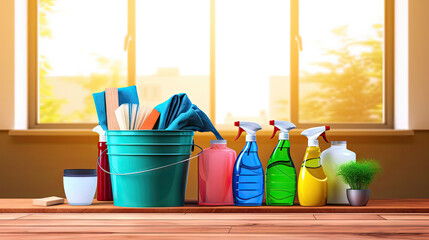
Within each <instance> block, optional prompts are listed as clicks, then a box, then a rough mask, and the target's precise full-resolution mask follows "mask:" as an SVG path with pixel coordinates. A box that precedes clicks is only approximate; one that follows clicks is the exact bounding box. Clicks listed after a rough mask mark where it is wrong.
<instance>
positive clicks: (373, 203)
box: [0, 199, 429, 213]
mask: <svg viewBox="0 0 429 240" xmlns="http://www.w3.org/2000/svg"><path fill="white" fill-rule="evenodd" d="M0 213H429V199H408V200H407V199H401V200H370V202H369V203H368V206H364V207H351V206H331V205H330V206H322V207H301V206H296V205H295V206H284V207H279V206H260V207H238V206H198V205H195V204H186V205H185V206H183V207H166V208H121V207H115V206H113V204H112V202H98V201H96V200H94V202H93V204H92V205H90V206H70V205H68V204H62V205H56V206H50V207H42V206H32V200H31V199H0Z"/></svg>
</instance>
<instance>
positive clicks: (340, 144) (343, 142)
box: [331, 141, 347, 146]
mask: <svg viewBox="0 0 429 240" xmlns="http://www.w3.org/2000/svg"><path fill="white" fill-rule="evenodd" d="M331 145H332V146H342V145H347V141H332V142H331Z"/></svg>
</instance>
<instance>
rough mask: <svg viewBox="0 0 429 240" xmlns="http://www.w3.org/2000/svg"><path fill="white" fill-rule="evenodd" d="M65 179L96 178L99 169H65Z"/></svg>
mask: <svg viewBox="0 0 429 240" xmlns="http://www.w3.org/2000/svg"><path fill="white" fill-rule="evenodd" d="M63 176H64V177H96V176H97V169H64V175H63Z"/></svg>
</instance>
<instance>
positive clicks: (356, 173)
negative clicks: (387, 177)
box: [337, 160, 381, 206]
mask: <svg viewBox="0 0 429 240" xmlns="http://www.w3.org/2000/svg"><path fill="white" fill-rule="evenodd" d="M380 171H381V167H380V164H379V163H378V162H377V161H375V160H359V161H356V162H355V161H352V162H348V163H344V164H341V165H340V166H339V167H338V172H337V175H338V176H341V178H342V180H343V181H344V183H346V184H348V185H349V186H350V188H349V189H347V199H348V200H349V203H350V205H352V206H366V204H367V203H368V200H369V194H370V190H369V189H368V185H369V184H370V183H371V181H372V180H373V179H374V176H375V175H376V174H377V173H379V172H380Z"/></svg>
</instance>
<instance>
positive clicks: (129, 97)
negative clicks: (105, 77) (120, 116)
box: [92, 86, 139, 130]
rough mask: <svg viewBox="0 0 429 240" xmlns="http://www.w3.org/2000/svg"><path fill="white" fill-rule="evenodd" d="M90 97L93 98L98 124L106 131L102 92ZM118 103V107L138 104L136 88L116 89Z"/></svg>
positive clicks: (104, 105) (104, 103) (104, 104)
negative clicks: (125, 104)
mask: <svg viewBox="0 0 429 240" xmlns="http://www.w3.org/2000/svg"><path fill="white" fill-rule="evenodd" d="M92 97H93V98H94V103H95V109H96V110H97V116H98V124H99V125H100V126H101V128H103V130H108V129H107V117H106V100H105V94H104V91H102V92H99V93H93V94H92ZM118 102H119V106H121V104H124V103H131V104H132V103H135V104H139V97H138V95H137V87H136V86H129V87H123V88H118Z"/></svg>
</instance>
